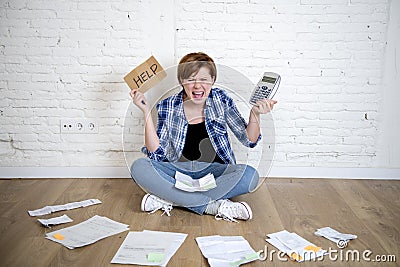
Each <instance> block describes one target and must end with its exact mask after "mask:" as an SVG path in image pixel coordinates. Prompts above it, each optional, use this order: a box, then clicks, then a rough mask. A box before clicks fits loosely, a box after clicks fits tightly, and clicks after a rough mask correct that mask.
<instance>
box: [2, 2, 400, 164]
mask: <svg viewBox="0 0 400 267" xmlns="http://www.w3.org/2000/svg"><path fill="white" fill-rule="evenodd" d="M0 5H1V6H0V37H1V41H0V95H1V99H0V127H1V128H0V157H1V161H0V166H16V167H18V166H125V159H124V155H123V153H122V149H123V145H122V141H121V139H122V132H123V126H124V123H125V115H126V113H127V111H128V105H129V103H130V99H129V96H128V91H129V90H128V88H127V86H126V85H125V84H124V83H123V80H122V78H123V76H124V75H125V74H126V73H128V72H129V71H130V70H131V69H132V68H133V67H134V66H136V65H138V64H139V63H141V62H142V61H143V60H145V59H146V58H147V57H148V56H150V55H151V54H154V55H155V56H156V57H157V58H158V59H159V60H160V62H161V63H162V64H163V65H164V67H169V66H171V65H173V64H174V63H176V62H177V61H179V59H180V58H181V56H183V55H184V54H186V53H188V52H193V51H204V52H207V53H208V54H209V55H211V56H212V57H214V59H215V60H216V62H217V63H219V64H223V65H227V66H230V67H232V68H235V69H237V70H238V71H240V72H242V73H243V74H245V75H246V76H248V77H249V79H250V80H251V81H253V82H256V81H257V80H258V79H259V77H260V75H261V74H262V73H263V72H264V71H266V70H271V71H275V72H278V73H280V74H281V75H282V79H283V80H282V83H281V88H280V89H281V90H280V91H279V93H278V94H277V95H276V99H277V100H278V101H279V103H278V105H277V106H276V110H275V112H274V114H273V115H274V122H275V127H276V148H275V150H276V155H275V162H274V165H275V166H278V167H279V166H281V167H287V166H289V167H290V166H299V167H302V166H306V167H386V166H387V165H385V163H384V162H383V163H382V160H381V161H379V162H381V163H380V164H382V165H377V163H376V162H377V151H378V150H379V147H378V145H377V139H378V138H379V135H380V133H379V131H380V128H379V127H380V125H381V124H380V123H381V121H382V120H383V119H382V118H381V117H380V116H379V114H381V108H380V107H381V103H382V99H383V98H384V97H385V96H384V95H382V77H383V75H384V72H385V69H384V68H383V66H384V63H385V62H384V59H385V47H386V42H387V39H388V37H387V25H388V22H389V7H390V3H388V2H387V1H384V0H379V1H374V0H363V1H356V0H330V1H320V0H290V1H273V0H270V1H255V0H254V1H253V0H235V1H223V0H202V1H189V0H175V1H172V0H169V1H155V0H152V1H106V0H103V1H61V0H54V1H38V0H29V1H27V0H18V1H16V0H14V1H3V2H2V3H1V4H0ZM239 93H240V94H244V95H246V94H248V92H239ZM386 97H387V96H386ZM131 108H132V109H130V110H129V111H128V113H129V114H130V112H132V115H130V117H131V121H130V122H129V123H131V124H132V127H130V128H129V129H130V131H131V134H133V135H136V138H134V140H132V142H131V144H129V143H128V142H126V145H129V148H130V149H131V150H132V153H130V155H129V157H128V158H129V160H132V159H133V158H135V157H138V156H139V155H140V153H139V149H140V146H141V145H142V143H143V139H142V138H143V130H142V125H143V119H142V118H141V114H140V112H138V111H137V110H135V108H133V107H132V106H131ZM245 116H246V117H247V114H246V115H245ZM66 118H72V119H74V118H93V119H95V120H96V121H97V122H98V123H99V132H98V134H92V135H66V134H61V133H60V120H61V119H66ZM385 129H386V128H385ZM386 130H390V129H386ZM130 137H131V138H132V135H131V136H130ZM132 139H133V138H132ZM382 157H383V156H382ZM399 162H400V160H399V159H398V158H396V159H394V160H393V159H392V161H391V163H390V164H389V167H399Z"/></svg>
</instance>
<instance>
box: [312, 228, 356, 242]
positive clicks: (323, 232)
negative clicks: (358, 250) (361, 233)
mask: <svg viewBox="0 0 400 267" xmlns="http://www.w3.org/2000/svg"><path fill="white" fill-rule="evenodd" d="M315 235H318V236H323V237H325V238H327V239H329V240H331V241H333V242H338V241H340V240H344V241H349V240H352V239H356V238H357V236H356V235H353V234H342V233H340V232H338V231H336V230H334V229H332V228H330V227H324V228H320V229H318V230H317V231H316V232H315Z"/></svg>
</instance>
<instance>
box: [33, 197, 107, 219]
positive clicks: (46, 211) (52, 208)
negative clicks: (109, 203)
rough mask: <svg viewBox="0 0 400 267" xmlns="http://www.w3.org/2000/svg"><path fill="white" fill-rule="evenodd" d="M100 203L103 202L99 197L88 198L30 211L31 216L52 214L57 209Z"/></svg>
mask: <svg viewBox="0 0 400 267" xmlns="http://www.w3.org/2000/svg"><path fill="white" fill-rule="evenodd" d="M100 203H101V201H100V200H98V199H88V200H83V201H79V202H72V203H67V204H64V205H54V206H46V207H44V208H41V209H37V210H29V211H28V213H29V215H30V216H42V215H46V214H50V213H52V212H57V211H62V210H72V209H76V208H82V207H87V206H91V205H95V204H100Z"/></svg>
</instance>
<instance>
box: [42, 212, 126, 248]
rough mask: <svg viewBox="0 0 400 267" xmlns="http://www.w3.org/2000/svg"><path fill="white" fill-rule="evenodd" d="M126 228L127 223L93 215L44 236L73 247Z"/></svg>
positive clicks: (92, 241) (88, 243) (90, 242)
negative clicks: (58, 236) (60, 237)
mask: <svg viewBox="0 0 400 267" xmlns="http://www.w3.org/2000/svg"><path fill="white" fill-rule="evenodd" d="M127 230H129V225H127V224H123V223H119V222H116V221H113V220H111V219H109V218H107V217H102V216H98V215H95V216H93V217H92V218H90V219H88V220H86V221H84V222H81V223H79V224H76V225H74V226H70V227H67V228H63V229H60V230H57V231H54V232H50V233H47V234H46V238H48V239H50V240H52V241H54V242H57V243H60V244H62V245H64V246H66V247H67V248H69V249H73V248H77V247H83V246H86V245H90V244H92V243H95V242H96V241H98V240H101V239H103V238H106V237H109V236H112V235H115V234H118V233H121V232H124V231H127ZM55 235H56V236H57V235H60V236H62V237H63V239H58V238H56V237H55Z"/></svg>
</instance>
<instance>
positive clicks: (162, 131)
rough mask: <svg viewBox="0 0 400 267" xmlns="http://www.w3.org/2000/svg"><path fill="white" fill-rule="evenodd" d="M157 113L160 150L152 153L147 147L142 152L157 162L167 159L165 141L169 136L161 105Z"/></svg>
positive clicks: (158, 106)
mask: <svg viewBox="0 0 400 267" xmlns="http://www.w3.org/2000/svg"><path fill="white" fill-rule="evenodd" d="M157 111H158V112H157V113H158V119H157V128H156V132H157V136H158V138H159V139H160V145H159V146H158V148H157V149H156V150H155V151H154V152H151V151H150V150H148V149H147V147H146V146H143V147H142V152H143V153H144V154H146V155H147V157H148V158H149V159H152V160H156V161H164V160H165V159H166V154H165V144H164V140H166V138H167V137H166V135H167V134H168V132H167V129H166V126H165V118H164V117H163V116H162V113H160V104H158V105H157Z"/></svg>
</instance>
